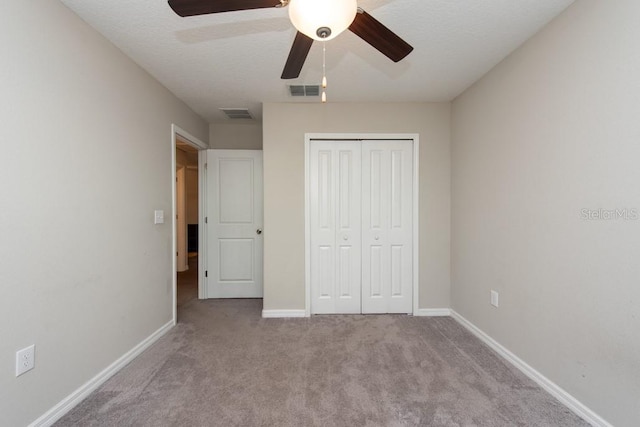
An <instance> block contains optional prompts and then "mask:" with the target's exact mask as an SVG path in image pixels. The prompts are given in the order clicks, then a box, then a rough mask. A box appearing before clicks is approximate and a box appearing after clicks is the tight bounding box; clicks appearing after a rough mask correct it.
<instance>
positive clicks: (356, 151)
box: [309, 141, 361, 314]
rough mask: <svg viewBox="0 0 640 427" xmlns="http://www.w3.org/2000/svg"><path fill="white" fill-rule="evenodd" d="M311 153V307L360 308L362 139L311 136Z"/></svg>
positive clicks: (314, 309)
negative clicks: (323, 139)
mask: <svg viewBox="0 0 640 427" xmlns="http://www.w3.org/2000/svg"><path fill="white" fill-rule="evenodd" d="M310 155H311V157H310V165H309V167H310V171H309V172H310V173H309V177H310V202H311V203H310V212H309V213H310V221H311V312H312V313H314V314H335V313H360V312H361V305H360V290H361V282H360V263H361V253H360V249H361V212H360V198H361V185H360V175H361V168H360V163H361V144H360V143H359V142H353V141H314V142H312V143H311V152H310Z"/></svg>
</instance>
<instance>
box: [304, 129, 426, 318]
mask: <svg viewBox="0 0 640 427" xmlns="http://www.w3.org/2000/svg"><path fill="white" fill-rule="evenodd" d="M314 140H325V141H326V140H336V141H363V140H367V141H371V140H378V141H384V140H391V141H398V140H403V141H412V143H413V195H412V196H413V217H412V220H413V245H412V246H413V260H412V261H413V266H412V269H413V295H412V300H413V302H412V306H413V314H414V315H415V314H416V313H418V310H419V300H420V294H419V292H420V286H419V285H420V280H419V270H420V268H419V267H420V263H419V261H420V258H419V249H420V239H419V235H420V233H419V231H420V230H419V226H420V223H419V219H420V216H419V210H420V209H419V208H420V206H419V205H420V199H419V194H420V193H419V190H420V188H419V185H420V168H419V164H420V162H419V160H420V138H419V135H418V134H417V133H392V134H387V133H305V135H304V264H305V266H304V276H305V277H304V286H305V316H306V317H310V316H311V211H310V210H311V209H310V207H311V198H310V188H309V186H310V184H311V179H310V176H309V169H310V168H309V166H310V163H309V162H310V157H309V156H310V152H311V150H310V148H311V147H310V145H311V142H312V141H314Z"/></svg>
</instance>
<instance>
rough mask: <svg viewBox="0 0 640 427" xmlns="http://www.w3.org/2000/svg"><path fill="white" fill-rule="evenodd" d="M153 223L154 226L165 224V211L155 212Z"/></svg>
mask: <svg viewBox="0 0 640 427" xmlns="http://www.w3.org/2000/svg"><path fill="white" fill-rule="evenodd" d="M153 223H154V224H164V211H163V210H159V211H154V212H153Z"/></svg>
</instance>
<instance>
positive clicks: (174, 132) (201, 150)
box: [171, 124, 209, 325]
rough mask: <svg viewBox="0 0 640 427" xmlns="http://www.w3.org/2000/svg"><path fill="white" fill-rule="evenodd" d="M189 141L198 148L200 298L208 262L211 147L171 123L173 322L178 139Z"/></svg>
mask: <svg viewBox="0 0 640 427" xmlns="http://www.w3.org/2000/svg"><path fill="white" fill-rule="evenodd" d="M178 138H180V139H181V140H183V141H185V142H187V143H188V144H189V145H191V146H193V147H194V148H196V149H197V150H198V298H203V296H202V295H203V290H204V286H202V284H203V283H204V275H205V270H206V265H205V264H206V263H205V262H202V261H201V260H200V257H203V258H204V259H205V260H206V255H207V254H206V251H207V245H206V241H205V240H203V239H206V233H205V230H204V228H205V227H204V225H205V208H206V206H207V205H206V194H207V193H206V182H207V180H206V173H207V171H206V169H207V168H206V158H205V150H207V149H208V148H209V146H208V145H207V144H205V143H204V142H202V141H201V140H200V139H198V138H196V137H195V136H193V135H191V134H190V133H189V132H187V131H185V130H184V129H181V128H180V127H178V126H177V125H176V124H171V259H172V262H171V274H172V279H171V280H172V293H173V296H172V301H173V303H172V306H173V324H174V325H175V324H176V323H177V322H178V262H177V259H176V256H175V253H176V250H177V246H178V242H177V240H178V235H177V230H178V229H177V223H176V166H177V161H176V140H177V139H178Z"/></svg>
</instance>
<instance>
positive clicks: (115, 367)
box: [29, 320, 175, 427]
mask: <svg viewBox="0 0 640 427" xmlns="http://www.w3.org/2000/svg"><path fill="white" fill-rule="evenodd" d="M174 326H175V323H174V321H173V320H171V321H169V322H168V323H167V324H165V325H164V326H162V327H161V328H160V329H158V330H157V331H155V332H154V333H152V334H151V335H149V336H148V337H147V338H145V339H144V340H142V342H140V343H139V344H138V345H136V346H135V347H133V348H132V349H131V350H129V351H128V352H126V353H125V354H124V355H122V357H120V358H119V359H118V360H116V361H115V362H113V363H112V364H111V365H109V366H107V367H106V368H105V369H104V370H103V371H102V372H100V373H99V374H98V375H96V376H95V377H93V378H91V379H90V380H89V381H87V382H86V383H85V384H83V385H82V386H81V387H80V388H78V389H77V390H76V391H74V392H73V393H71V394H70V395H69V396H67V397H65V398H64V399H63V400H62V401H61V402H60V403H58V404H57V405H56V406H54V407H53V408H51V409H49V410H48V411H47V412H46V413H45V414H44V415H42V416H41V417H40V418H38V419H37V420H35V421H34V422H32V423H31V424H29V427H49V426H51V425H53V423H55V422H56V421H58V420H59V419H60V418H62V417H63V416H64V415H65V414H67V413H68V412H69V411H71V410H72V409H73V408H74V407H75V406H76V405H77V404H78V403H80V402H82V401H83V400H84V399H85V398H86V397H87V396H88V395H89V394H91V392H93V391H94V390H95V389H97V388H98V387H100V386H101V385H102V384H104V382H105V381H107V380H108V379H109V378H111V377H112V376H113V375H115V374H116V373H117V372H118V371H119V370H120V369H122V368H124V367H125V366H126V365H127V364H128V363H129V362H131V361H132V360H133V359H135V358H136V357H137V356H138V355H139V354H140V353H142V352H143V351H144V350H146V349H147V348H148V347H149V346H151V344H153V343H154V342H156V341H157V340H158V339H159V338H160V337H161V336H163V335H164V334H166V333H167V332H168V331H169V330H170V329H171V328H173V327H174Z"/></svg>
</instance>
